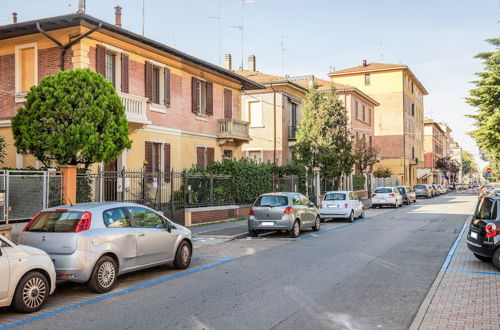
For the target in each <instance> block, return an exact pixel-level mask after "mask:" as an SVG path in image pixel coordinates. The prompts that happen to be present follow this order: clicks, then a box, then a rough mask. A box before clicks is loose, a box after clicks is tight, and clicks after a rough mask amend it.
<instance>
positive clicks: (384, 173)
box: [373, 167, 392, 178]
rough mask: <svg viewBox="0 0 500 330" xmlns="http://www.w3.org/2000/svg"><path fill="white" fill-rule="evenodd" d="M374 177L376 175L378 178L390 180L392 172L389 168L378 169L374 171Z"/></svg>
mask: <svg viewBox="0 0 500 330" xmlns="http://www.w3.org/2000/svg"><path fill="white" fill-rule="evenodd" d="M373 175H375V177H376V178H390V177H391V175H392V171H391V169H390V168H388V167H378V168H376V169H375V171H373Z"/></svg>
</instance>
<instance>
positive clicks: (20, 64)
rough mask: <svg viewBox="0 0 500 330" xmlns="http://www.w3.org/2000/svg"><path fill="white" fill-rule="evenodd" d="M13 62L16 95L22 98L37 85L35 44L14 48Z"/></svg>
mask: <svg viewBox="0 0 500 330" xmlns="http://www.w3.org/2000/svg"><path fill="white" fill-rule="evenodd" d="M15 61H16V63H15V70H16V74H15V79H16V94H17V95H21V96H23V95H24V94H26V93H27V92H28V91H29V90H30V88H31V87H32V86H34V85H36V84H38V56H37V44H36V43H31V44H26V45H19V46H16V50H15ZM16 102H17V101H16Z"/></svg>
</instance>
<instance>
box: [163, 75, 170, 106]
mask: <svg viewBox="0 0 500 330" xmlns="http://www.w3.org/2000/svg"><path fill="white" fill-rule="evenodd" d="M163 77H164V80H163V89H164V93H163V95H164V96H165V99H164V104H165V105H170V69H167V68H165V70H164V71H163Z"/></svg>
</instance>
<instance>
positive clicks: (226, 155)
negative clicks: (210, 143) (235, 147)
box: [224, 149, 233, 159]
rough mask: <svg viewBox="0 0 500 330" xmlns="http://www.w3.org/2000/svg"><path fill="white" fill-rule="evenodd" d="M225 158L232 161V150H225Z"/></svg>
mask: <svg viewBox="0 0 500 330" xmlns="http://www.w3.org/2000/svg"><path fill="white" fill-rule="evenodd" d="M224 158H227V159H231V158H233V151H232V150H227V149H225V150H224Z"/></svg>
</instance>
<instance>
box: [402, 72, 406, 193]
mask: <svg viewBox="0 0 500 330" xmlns="http://www.w3.org/2000/svg"><path fill="white" fill-rule="evenodd" d="M401 78H402V80H403V180H404V183H402V184H404V185H406V184H407V182H406V129H405V108H404V106H405V71H403V74H402V75H401Z"/></svg>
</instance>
